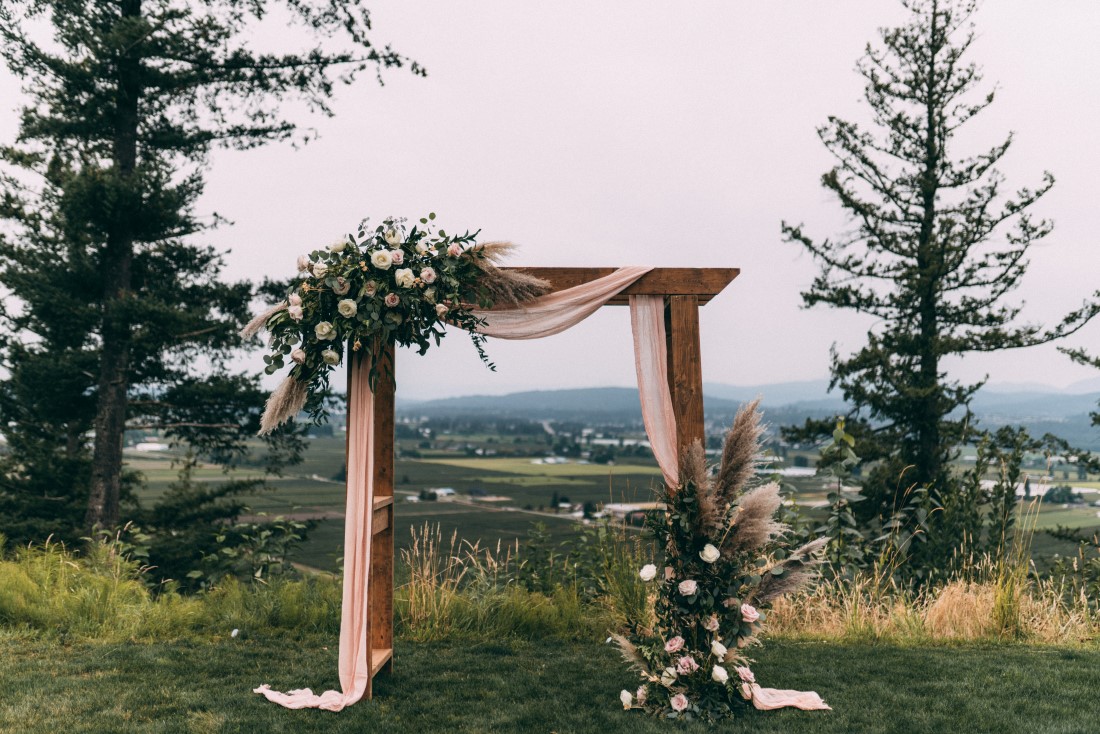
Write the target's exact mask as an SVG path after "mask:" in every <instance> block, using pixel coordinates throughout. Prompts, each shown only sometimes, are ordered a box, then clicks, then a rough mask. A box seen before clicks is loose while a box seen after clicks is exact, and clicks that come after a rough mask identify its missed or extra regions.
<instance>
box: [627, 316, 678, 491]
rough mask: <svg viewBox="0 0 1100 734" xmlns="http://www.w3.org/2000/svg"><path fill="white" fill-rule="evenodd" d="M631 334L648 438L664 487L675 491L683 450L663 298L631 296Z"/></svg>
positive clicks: (639, 394)
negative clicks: (671, 380)
mask: <svg viewBox="0 0 1100 734" xmlns="http://www.w3.org/2000/svg"><path fill="white" fill-rule="evenodd" d="M630 330H631V331H632V332H633V334H634V369H635V371H636V372H637V373H638V396H639V398H641V402H642V422H643V423H644V424H645V434H646V436H648V437H649V446H650V448H651V449H653V456H654V457H655V458H656V459H657V465H658V466H659V467H661V473H662V474H664V476H665V483H666V484H667V485H668V486H669V487H675V486H676V485H678V484H679V483H680V459H679V453H680V450H679V447H678V446H677V445H676V414H675V413H673V412H672V393H671V392H670V391H669V387H668V343H667V342H666V340H665V299H664V297H663V296H630Z"/></svg>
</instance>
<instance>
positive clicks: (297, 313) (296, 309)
mask: <svg viewBox="0 0 1100 734" xmlns="http://www.w3.org/2000/svg"><path fill="white" fill-rule="evenodd" d="M286 312H287V313H288V314H290V318H292V319H294V320H295V321H301V320H302V315H303V314H302V307H301V306H290V307H289V308H287V310H286Z"/></svg>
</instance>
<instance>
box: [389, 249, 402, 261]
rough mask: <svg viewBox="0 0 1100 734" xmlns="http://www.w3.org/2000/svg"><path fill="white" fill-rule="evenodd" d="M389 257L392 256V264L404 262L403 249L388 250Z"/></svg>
mask: <svg viewBox="0 0 1100 734" xmlns="http://www.w3.org/2000/svg"><path fill="white" fill-rule="evenodd" d="M390 257H392V258H393V264H394V265H400V264H401V263H403V262H405V251H404V250H390Z"/></svg>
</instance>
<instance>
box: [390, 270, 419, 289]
mask: <svg viewBox="0 0 1100 734" xmlns="http://www.w3.org/2000/svg"><path fill="white" fill-rule="evenodd" d="M393 279H394V280H395V281H396V282H397V285H399V286H401V287H402V288H412V287H413V285H415V284H416V276H415V275H413V271H412V268H400V269H399V270H397V271H396V272H395V273H394V274H393Z"/></svg>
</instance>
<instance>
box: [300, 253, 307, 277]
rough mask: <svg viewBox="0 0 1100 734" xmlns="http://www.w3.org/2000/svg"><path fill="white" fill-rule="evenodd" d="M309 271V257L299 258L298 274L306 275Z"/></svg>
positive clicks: (301, 256) (302, 256)
mask: <svg viewBox="0 0 1100 734" xmlns="http://www.w3.org/2000/svg"><path fill="white" fill-rule="evenodd" d="M307 270H309V255H299V256H298V272H299V273H304V272H305V271H307Z"/></svg>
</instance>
